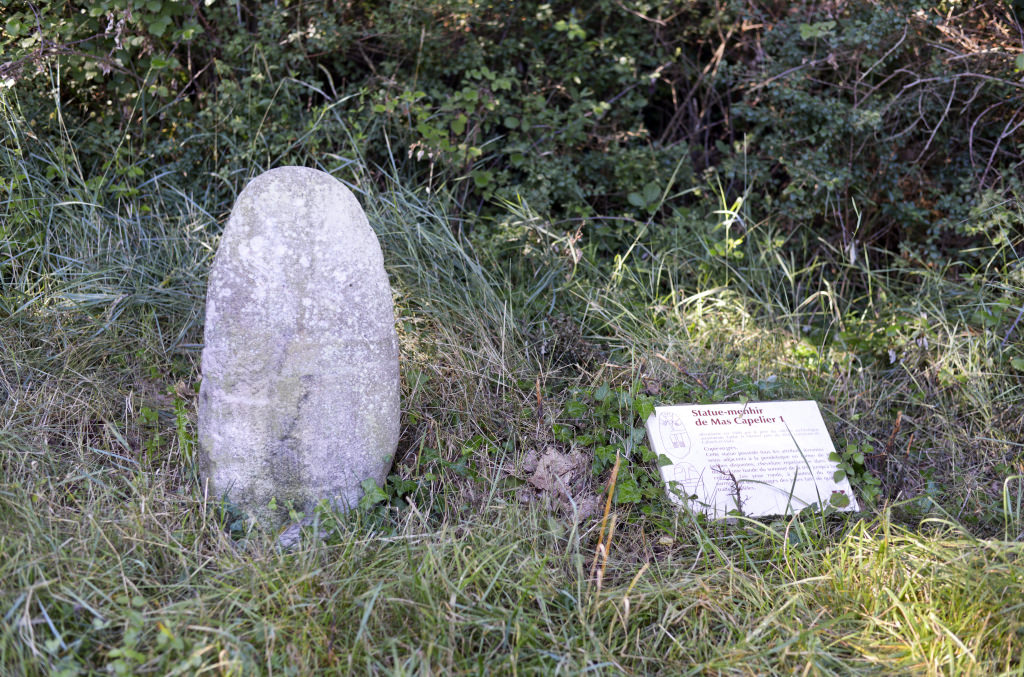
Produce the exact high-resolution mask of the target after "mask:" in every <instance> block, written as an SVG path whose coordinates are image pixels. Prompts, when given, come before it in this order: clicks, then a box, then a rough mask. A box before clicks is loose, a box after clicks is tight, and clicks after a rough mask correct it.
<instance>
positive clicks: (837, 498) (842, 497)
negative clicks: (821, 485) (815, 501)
mask: <svg viewBox="0 0 1024 677" xmlns="http://www.w3.org/2000/svg"><path fill="white" fill-rule="evenodd" d="M828 502H829V503H831V504H832V507H834V508H845V507H846V506H848V505H850V497H849V496H847V495H846V494H844V493H843V492H841V491H833V492H832V495H831V496H830V497H829V499H828Z"/></svg>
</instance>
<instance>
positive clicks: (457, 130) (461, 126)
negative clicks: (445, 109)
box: [451, 115, 468, 136]
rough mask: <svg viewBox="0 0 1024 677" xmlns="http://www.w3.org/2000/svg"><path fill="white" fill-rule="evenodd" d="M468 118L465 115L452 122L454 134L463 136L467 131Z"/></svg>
mask: <svg viewBox="0 0 1024 677" xmlns="http://www.w3.org/2000/svg"><path fill="white" fill-rule="evenodd" d="M467 121H468V118H467V117H466V116H465V115H460V116H459V117H457V118H455V119H454V120H452V122H451V127H452V134H455V136H462V134H463V132H465V131H466V122H467Z"/></svg>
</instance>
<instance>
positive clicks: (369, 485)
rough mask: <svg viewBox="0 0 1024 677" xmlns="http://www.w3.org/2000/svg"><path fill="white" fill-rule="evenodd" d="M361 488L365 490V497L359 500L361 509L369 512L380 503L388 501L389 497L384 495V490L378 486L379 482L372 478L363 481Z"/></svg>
mask: <svg viewBox="0 0 1024 677" xmlns="http://www.w3.org/2000/svg"><path fill="white" fill-rule="evenodd" d="M359 486H361V487H362V488H363V492H364V493H363V497H362V498H361V499H359V509H360V510H369V509H370V508H372V507H373V506H375V505H377V504H378V503H382V502H384V501H386V500H388V495H387V494H385V493H384V490H383V489H381V488H380V487H378V486H377V481H376V480H374V479H373V478H372V477H371V478H369V479H365V480H363V481H362V482H361V483H360V484H359Z"/></svg>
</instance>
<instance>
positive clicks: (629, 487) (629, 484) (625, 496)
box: [615, 471, 643, 503]
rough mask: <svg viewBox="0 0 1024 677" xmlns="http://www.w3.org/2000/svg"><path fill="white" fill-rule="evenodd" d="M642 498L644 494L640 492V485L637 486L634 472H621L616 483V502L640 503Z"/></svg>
mask: <svg viewBox="0 0 1024 677" xmlns="http://www.w3.org/2000/svg"><path fill="white" fill-rule="evenodd" d="M641 498H643V495H642V494H641V493H640V487H639V486H637V483H636V479H635V478H634V477H633V473H631V472H628V471H627V472H626V473H625V474H623V473H619V479H618V482H616V483H615V502H616V503H639V502H640V499H641Z"/></svg>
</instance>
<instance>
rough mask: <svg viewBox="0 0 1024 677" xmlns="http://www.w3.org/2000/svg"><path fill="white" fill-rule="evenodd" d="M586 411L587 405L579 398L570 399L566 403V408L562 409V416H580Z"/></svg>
mask: <svg viewBox="0 0 1024 677" xmlns="http://www.w3.org/2000/svg"><path fill="white" fill-rule="evenodd" d="M586 413H587V405H585V404H583V403H582V402H580V401H579V400H569V401H568V402H567V403H566V405H565V409H563V410H562V416H564V417H565V418H580V417H581V416H584V415H585V414H586Z"/></svg>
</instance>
